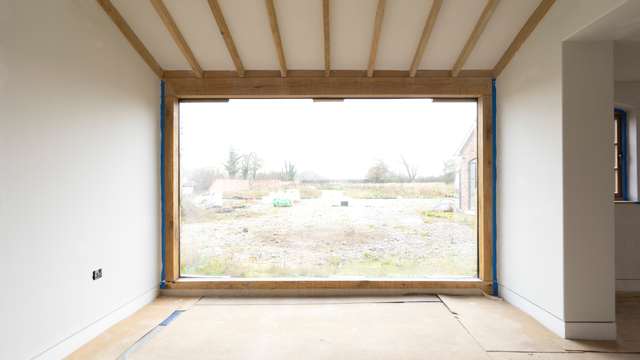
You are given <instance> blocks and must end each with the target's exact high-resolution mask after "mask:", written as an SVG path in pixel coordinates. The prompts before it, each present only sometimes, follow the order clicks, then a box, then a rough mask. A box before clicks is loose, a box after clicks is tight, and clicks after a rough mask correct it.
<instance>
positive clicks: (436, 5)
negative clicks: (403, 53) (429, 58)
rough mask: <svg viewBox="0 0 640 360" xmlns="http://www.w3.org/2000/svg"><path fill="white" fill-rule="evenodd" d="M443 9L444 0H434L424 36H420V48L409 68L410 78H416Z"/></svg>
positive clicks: (425, 25)
mask: <svg viewBox="0 0 640 360" xmlns="http://www.w3.org/2000/svg"><path fill="white" fill-rule="evenodd" d="M441 7H442V0H433V4H432V5H431V10H429V16H428V17H427V21H426V22H425V24H424V29H423V30H422V35H421V36H420V42H418V48H417V49H416V53H415V55H414V56H413V61H412V62H411V67H410V68H409V76H411V77H414V76H416V73H417V71H418V64H420V62H421V61H422V57H423V55H424V51H425V49H426V48H427V43H428V42H429V37H431V32H432V31H433V26H434V25H435V24H436V19H437V18H438V13H439V12H440V8H441Z"/></svg>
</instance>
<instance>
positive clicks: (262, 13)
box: [202, 0, 286, 70]
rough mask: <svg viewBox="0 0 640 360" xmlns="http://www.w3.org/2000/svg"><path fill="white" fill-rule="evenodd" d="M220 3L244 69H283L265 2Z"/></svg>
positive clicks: (235, 0)
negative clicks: (279, 61)
mask: <svg viewBox="0 0 640 360" xmlns="http://www.w3.org/2000/svg"><path fill="white" fill-rule="evenodd" d="M202 1H205V0H202ZM219 3H220V8H221V9H222V13H223V14H224V18H225V20H226V21H227V25H228V26H229V31H230V32H231V36H232V37H233V41H234V42H235V44H236V48H237V49H238V53H239V54H240V59H241V60H242V64H243V65H244V67H245V69H247V70H278V69H280V66H279V65H278V55H277V54H276V48H275V45H274V43H273V37H272V36H271V26H270V25H269V16H268V14H267V7H266V4H265V2H264V0H220V1H219ZM285 46H286V44H285Z"/></svg>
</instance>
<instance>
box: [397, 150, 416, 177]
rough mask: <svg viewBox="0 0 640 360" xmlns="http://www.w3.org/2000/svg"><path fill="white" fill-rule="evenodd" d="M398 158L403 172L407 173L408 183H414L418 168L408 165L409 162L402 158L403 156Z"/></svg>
mask: <svg viewBox="0 0 640 360" xmlns="http://www.w3.org/2000/svg"><path fill="white" fill-rule="evenodd" d="M400 158H401V159H402V164H403V165H404V170H405V171H406V172H407V177H408V178H409V182H414V181H415V180H416V177H417V176H418V166H416V165H412V164H409V162H408V161H407V159H405V158H404V156H403V155H400Z"/></svg>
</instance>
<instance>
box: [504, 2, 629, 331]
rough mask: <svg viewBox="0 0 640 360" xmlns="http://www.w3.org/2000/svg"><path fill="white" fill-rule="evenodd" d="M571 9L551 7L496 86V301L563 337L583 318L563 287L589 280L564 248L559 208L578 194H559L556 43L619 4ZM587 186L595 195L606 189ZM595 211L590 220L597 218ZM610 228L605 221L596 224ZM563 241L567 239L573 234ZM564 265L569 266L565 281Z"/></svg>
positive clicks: (561, 177)
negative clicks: (503, 301) (507, 303)
mask: <svg viewBox="0 0 640 360" xmlns="http://www.w3.org/2000/svg"><path fill="white" fill-rule="evenodd" d="M576 3H577V1H575V0H559V1H557V2H556V4H555V5H554V6H553V8H552V9H551V10H550V11H549V13H548V14H547V16H546V17H545V18H544V19H543V20H542V22H541V23H540V24H539V25H538V27H537V29H536V30H535V31H534V32H533V33H532V34H531V36H530V37H529V39H528V40H527V42H526V43H525V44H524V45H523V47H522V48H521V49H520V51H519V52H518V53H517V54H516V56H515V57H514V58H513V60H512V61H511V63H510V64H509V66H508V67H507V68H506V69H505V71H504V72H503V73H502V74H501V76H499V77H498V79H497V92H498V104H497V117H498V119H497V121H498V124H497V141H498V148H497V151H498V154H497V156H498V158H497V167H498V199H497V209H498V215H497V216H498V219H497V220H498V230H497V232H498V254H497V260H498V281H499V283H500V289H501V296H503V297H504V298H505V299H507V301H510V302H512V303H513V304H515V305H516V306H518V307H520V308H521V309H523V310H525V311H526V312H528V313H529V314H531V315H532V316H534V317H535V318H537V319H538V320H539V321H541V322H542V323H543V324H545V325H546V326H547V327H549V328H550V329H552V330H553V331H555V332H556V333H558V334H560V335H562V336H564V335H565V332H566V330H567V328H568V326H567V322H566V321H567V320H571V321H577V319H578V317H577V316H578V315H581V314H582V309H579V308H577V307H574V306H575V303H574V301H573V300H571V301H569V302H565V299H566V298H567V296H569V299H573V298H574V296H575V292H576V291H577V290H576V289H575V288H573V287H572V286H569V287H568V288H567V287H566V285H567V283H569V282H570V283H572V285H573V283H574V282H583V281H585V279H588V278H589V276H590V272H587V273H585V274H581V276H580V277H579V278H575V277H574V275H575V269H576V268H579V267H581V264H582V262H581V261H580V259H578V258H576V259H574V257H575V256H578V257H580V256H582V253H581V252H579V253H575V252H574V248H575V245H576V243H574V241H573V240H571V241H570V242H569V243H568V245H569V249H565V246H566V245H567V243H566V242H565V234H566V231H567V230H566V229H565V228H566V227H567V226H569V227H573V225H574V222H573V221H570V222H569V223H565V216H564V215H565V211H564V209H565V206H566V205H565V203H564V202H565V201H566V200H569V201H571V203H570V204H569V206H571V207H572V208H573V207H574V206H575V199H574V198H573V195H577V194H568V195H564V191H563V190H564V189H565V186H564V184H565V183H564V177H565V175H567V174H566V171H564V170H563V167H564V164H563V162H564V160H565V159H567V158H565V157H564V155H563V146H566V145H567V144H566V143H565V140H564V136H565V134H564V130H563V128H564V125H565V124H564V120H563V119H564V114H563V61H562V42H563V41H564V40H566V39H567V38H569V37H570V36H571V35H573V34H574V33H576V32H577V31H579V30H580V29H581V28H583V27H585V26H587V25H588V24H590V23H592V22H594V21H595V20H596V19H598V18H599V17H601V16H602V15H603V14H605V13H607V12H608V11H610V10H611V9H614V8H615V7H617V6H619V5H620V4H622V3H624V1H623V0H609V1H604V0H589V1H587V0H581V1H579V3H580V6H576ZM565 65H566V64H565ZM600 106H602V104H600V105H599V106H598V109H599V110H601V109H600ZM570 139H571V138H569V140H570ZM570 144H571V147H572V149H574V150H577V149H578V148H582V147H583V143H582V142H580V141H578V142H576V143H571V142H570ZM574 146H575V148H574ZM607 153H608V152H607ZM577 170H579V169H577ZM607 173H608V174H610V171H608V172H607ZM592 185H593V186H595V187H598V189H599V188H600V187H599V186H605V185H606V184H600V185H597V184H592ZM587 187H588V186H587ZM585 190H586V189H585ZM597 203H598V204H599V203H600V202H599V201H597ZM593 210H594V214H595V213H598V212H599V210H596V209H593ZM585 212H586V209H585ZM570 220H571V219H570ZM609 223H610V222H609V220H607V221H604V222H603V223H602V224H600V225H602V226H605V227H606V226H608V225H607V224H609ZM601 230H604V229H601ZM599 233H600V232H599ZM568 234H570V235H571V234H573V233H572V232H571V229H570V230H569V232H568ZM572 236H573V235H572ZM568 251H571V252H568ZM606 256H608V254H605V260H604V261H605V262H607V263H608V262H609V261H611V263H612V262H613V259H607V258H606ZM611 256H612V253H611ZM568 260H569V261H568ZM565 263H568V264H569V269H568V270H569V272H568V273H566V274H565ZM587 270H588V269H587ZM568 276H569V277H568ZM611 281H613V278H612V279H611ZM579 290H582V288H579ZM605 302H608V298H607V300H606V301H605ZM601 305H602V304H600V303H598V304H597V307H598V309H595V310H594V311H595V312H594V313H590V315H594V316H595V317H596V318H604V319H608V316H609V314H610V309H604V308H605V307H606V305H603V306H602V309H601ZM578 310H580V311H578ZM576 311H578V312H577V313H576ZM600 311H602V313H600ZM567 314H568V315H570V317H569V318H567V317H566V315H567ZM585 320H586V321H592V320H593V319H591V318H590V319H585ZM606 330H607V331H610V330H611V329H606ZM591 335H592V334H591ZM572 336H576V334H575V333H574V334H572Z"/></svg>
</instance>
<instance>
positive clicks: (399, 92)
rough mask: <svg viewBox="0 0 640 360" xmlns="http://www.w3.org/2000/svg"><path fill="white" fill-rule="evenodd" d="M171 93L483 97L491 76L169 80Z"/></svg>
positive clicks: (207, 95)
mask: <svg viewBox="0 0 640 360" xmlns="http://www.w3.org/2000/svg"><path fill="white" fill-rule="evenodd" d="M165 84H166V87H167V88H166V91H167V94H170V95H173V96H175V97H177V98H180V99H188V98H323V97H325V98H344V97H353V98H366V97H378V98H397V97H426V98H428V97H448V98H457V97H465V98H468V97H479V96H482V95H489V94H491V79H490V78H426V77H423V78H420V77H416V78H369V77H335V78H327V77H322V76H321V77H291V76H290V77H286V78H280V77H277V78H276V77H256V78H251V77H244V78H236V77H231V78H203V79H196V78H182V79H167V80H165Z"/></svg>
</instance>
